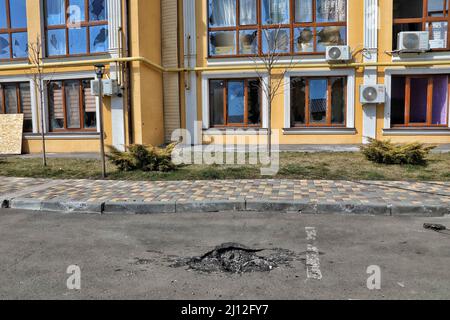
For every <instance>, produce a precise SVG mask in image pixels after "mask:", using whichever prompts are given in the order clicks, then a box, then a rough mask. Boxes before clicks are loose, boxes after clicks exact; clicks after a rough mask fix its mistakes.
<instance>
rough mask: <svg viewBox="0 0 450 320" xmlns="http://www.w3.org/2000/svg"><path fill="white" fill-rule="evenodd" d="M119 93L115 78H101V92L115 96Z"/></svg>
mask: <svg viewBox="0 0 450 320" xmlns="http://www.w3.org/2000/svg"><path fill="white" fill-rule="evenodd" d="M119 93H120V87H119V83H118V82H117V80H113V79H106V80H103V94H104V95H105V96H115V95H118V94H119Z"/></svg>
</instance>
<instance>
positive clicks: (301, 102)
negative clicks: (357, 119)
mask: <svg viewBox="0 0 450 320" xmlns="http://www.w3.org/2000/svg"><path fill="white" fill-rule="evenodd" d="M346 87H347V79H346V78H345V77H329V78H315V77H312V78H304V77H293V78H291V127H305V126H323V127H326V126H328V127H331V126H336V127H341V126H345V124H346V120H345V113H346V111H345V110H346V90H347V89H346Z"/></svg>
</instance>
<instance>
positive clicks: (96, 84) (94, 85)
mask: <svg viewBox="0 0 450 320" xmlns="http://www.w3.org/2000/svg"><path fill="white" fill-rule="evenodd" d="M91 94H92V95H93V96H95V97H98V96H99V95H100V81H99V80H91Z"/></svg>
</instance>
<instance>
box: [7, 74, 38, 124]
mask: <svg viewBox="0 0 450 320" xmlns="http://www.w3.org/2000/svg"><path fill="white" fill-rule="evenodd" d="M0 114H23V115H24V131H25V132H31V131H33V121H32V111H31V93H30V84H29V83H28V82H18V83H2V84H0Z"/></svg>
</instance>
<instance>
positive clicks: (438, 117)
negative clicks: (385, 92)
mask: <svg viewBox="0 0 450 320" xmlns="http://www.w3.org/2000/svg"><path fill="white" fill-rule="evenodd" d="M448 87H449V77H448V75H432V76H406V77H405V76H395V77H393V78H392V89H391V90H392V94H391V95H392V100H391V124H392V126H393V127H399V126H405V127H433V126H447V121H448Z"/></svg>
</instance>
